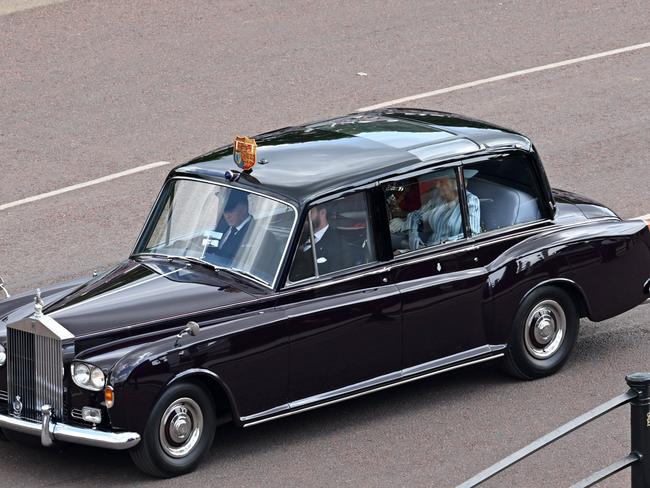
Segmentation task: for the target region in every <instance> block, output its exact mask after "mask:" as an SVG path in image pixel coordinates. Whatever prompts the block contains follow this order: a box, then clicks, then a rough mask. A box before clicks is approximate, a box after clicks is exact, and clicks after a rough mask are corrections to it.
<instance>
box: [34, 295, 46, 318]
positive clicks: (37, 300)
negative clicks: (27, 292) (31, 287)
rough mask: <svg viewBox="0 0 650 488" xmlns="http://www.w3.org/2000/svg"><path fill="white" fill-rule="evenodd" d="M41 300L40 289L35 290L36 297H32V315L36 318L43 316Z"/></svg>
mask: <svg viewBox="0 0 650 488" xmlns="http://www.w3.org/2000/svg"><path fill="white" fill-rule="evenodd" d="M44 305H45V303H43V299H42V298H41V289H40V288H36V296H35V297H34V315H35V316H36V317H38V318H40V317H42V316H43V306H44Z"/></svg>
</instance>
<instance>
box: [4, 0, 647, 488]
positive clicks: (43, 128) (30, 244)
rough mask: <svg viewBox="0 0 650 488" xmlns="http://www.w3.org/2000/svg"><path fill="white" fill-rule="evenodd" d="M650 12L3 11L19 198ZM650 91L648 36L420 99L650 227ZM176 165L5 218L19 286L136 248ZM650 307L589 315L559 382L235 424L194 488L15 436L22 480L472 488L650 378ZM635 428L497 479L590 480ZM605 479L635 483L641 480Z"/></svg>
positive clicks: (113, 456) (497, 385) (537, 8)
mask: <svg viewBox="0 0 650 488" xmlns="http://www.w3.org/2000/svg"><path fill="white" fill-rule="evenodd" d="M5 3H7V5H9V4H16V3H18V2H15V1H13V2H5ZM37 3H45V2H40V1H38V2H34V4H37ZM2 7H5V6H4V5H2V1H0V12H4V11H3V9H2ZM7 8H8V7H7ZM12 8H13V7H12ZM11 10H12V9H10V8H8V10H6V11H11ZM648 25H650V9H648V4H647V1H646V0H643V1H636V2H635V1H623V0H621V1H612V0H607V1H602V2H598V4H597V5H596V4H595V2H587V1H582V0H581V1H576V2H564V1H544V2H524V1H522V2H508V1H502V2H496V1H490V2H488V1H467V2H461V1H458V2H430V3H424V2H418V1H412V2H390V3H389V2H368V1H365V2H364V1H359V2H345V1H339V2H336V1H325V0H323V1H320V2H309V3H298V2H293V1H287V2H282V3H281V4H280V3H279V2H278V4H276V5H273V4H271V3H268V2H261V1H253V0H251V1H247V2H229V1H222V2H219V3H218V6H217V4H216V3H214V2H210V1H204V2H199V1H192V2H171V1H138V2H137V3H136V2H126V1H124V2H110V1H74V0H73V1H68V2H63V3H56V4H53V5H46V6H42V7H38V8H33V9H29V10H22V11H18V12H14V13H10V14H7V15H1V16H0V72H1V73H2V75H1V79H0V89H1V94H2V102H3V103H2V104H0V205H1V204H4V203H8V202H12V201H15V200H19V199H22V198H26V197H29V196H32V195H37V194H40V193H43V192H47V191H51V190H55V189H58V188H61V187H64V186H68V185H72V184H76V183H80V182H83V181H87V180H91V179H94V178H97V177H101V176H104V175H107V174H111V173H115V172H118V171H122V170H125V169H128V168H132V167H135V166H140V165H143V164H146V163H150V162H154V161H160V160H167V161H173V162H182V161H183V160H185V159H188V158H189V157H191V156H193V155H196V154H199V153H202V152H205V151H207V150H209V149H211V148H213V147H216V146H218V145H221V144H224V143H228V142H230V141H231V140H232V138H233V136H234V135H236V134H255V133H257V132H261V131H264V130H269V129H273V128H276V127H281V126H287V125H291V124H294V123H301V122H306V121H309V120H315V119H319V118H324V117H327V116H333V115H336V114H341V113H346V112H351V111H353V110H355V109H356V108H358V107H363V106H367V105H371V104H374V103H380V102H382V101H385V100H390V99H394V98H399V97H402V96H407V95H411V94H415V93H420V92H425V91H429V90H434V89H437V88H443V87H447V86H451V85H455V84H459V83H464V82H468V81H472V80H477V79H482V78H486V77H491V76H495V75H499V74H502V73H507V72H511V71H515V70H519V69H524V68H530V67H534V66H539V65H544V64H547V63H552V62H556V61H562V60H565V59H570V58H575V57H579V56H583V55H587V54H592V53H597V52H601V51H607V50H610V49H615V48H619V47H624V46H629V45H634V44H639V43H643V42H648V41H650V30H649V29H648ZM358 72H365V73H367V76H359V75H357V73H358ZM649 81H650V49H644V50H639V51H635V52H631V53H626V54H621V55H616V56H611V57H607V58H603V59H599V60H594V61H589V62H586V63H581V64H576V65H572V66H567V67H564V68H559V69H555V70H549V71H545V72H542V73H536V74H532V75H529V76H525V77H520V78H514V79H511V80H504V81H500V82H496V83H492V84H488V85H483V86H480V87H475V88H469V89H466V90H460V91H457V92H454V93H450V94H448V95H442V96H436V97H432V98H428V99H423V100H418V101H417V102H413V103H412V104H410V105H416V106H422V107H427V108H433V109H441V110H449V111H453V112H459V113H464V114H468V115H472V116H474V117H478V118H483V119H486V120H490V121H492V122H496V123H499V124H501V125H505V126H510V127H513V128H516V129H517V130H520V131H522V132H524V133H525V134H527V135H529V136H530V137H531V139H532V140H533V141H534V142H535V144H536V146H537V148H538V150H539V151H540V153H541V155H542V157H543V159H544V162H545V166H546V168H547V171H548V174H549V177H550V179H551V182H552V184H553V185H554V186H557V187H561V188H564V189H568V190H573V191H577V192H579V193H584V194H586V195H589V196H592V197H594V198H596V199H599V200H601V201H603V202H604V203H607V204H609V205H611V206H612V207H613V208H614V209H616V210H617V211H618V212H619V213H620V214H621V215H622V216H624V217H632V216H636V215H640V214H645V213H649V212H650V190H649V188H650V172H649V171H648V170H649V159H650V157H649V156H648V147H647V146H648V141H649V139H648V133H649V129H650V90H648V84H649ZM167 170H168V168H165V167H162V168H158V169H156V170H151V171H147V172H143V173H140V174H138V175H135V176H132V177H127V178H121V179H117V180H114V181H111V182H109V183H105V184H101V185H97V186H94V187H91V188H86V189H83V190H79V191H75V192H70V193H67V194H65V195H61V196H57V197H53V198H49V199H45V200H41V201H39V202H34V203H31V204H25V205H21V206H18V207H15V208H12V209H8V210H5V211H0V274H1V275H2V276H3V277H4V278H5V279H6V281H7V282H8V284H9V286H10V289H11V290H12V291H21V290H27V289H30V288H33V287H36V286H39V285H45V284H48V283H53V282H57V281H61V280H63V279H65V278H68V277H76V276H83V275H88V274H89V273H91V272H92V270H93V269H100V270H101V269H106V268H108V267H110V266H111V265H112V264H114V263H116V262H117V261H119V260H120V259H122V258H124V257H125V256H126V255H127V254H128V252H129V250H130V249H131V247H132V245H133V243H134V240H135V238H136V237H137V235H138V233H139V230H140V227H141V225H142V223H143V220H144V218H145V216H146V214H147V212H148V210H149V208H150V206H151V204H152V203H153V199H154V198H155V196H156V194H157V192H158V189H159V186H160V183H161V181H162V179H163V177H164V175H165V173H166V171H167ZM649 317H650V306H644V307H640V308H638V309H636V310H634V311H632V312H629V313H627V314H625V315H623V316H621V317H618V318H616V319H613V320H609V321H606V322H604V323H600V324H593V323H590V322H588V321H584V322H583V323H582V329H581V334H580V338H579V341H578V344H577V347H576V350H575V353H574V356H573V358H572V359H571V360H570V362H569V363H568V364H567V366H566V367H565V368H564V369H563V370H562V371H561V372H560V373H558V374H557V375H555V376H553V377H550V378H546V379H543V380H539V381H535V382H517V381H514V380H511V379H509V378H507V377H504V376H502V375H501V374H500V373H499V372H498V370H497V369H496V368H495V367H493V366H480V367H472V368H468V369H465V370H462V371H458V372H455V373H452V374H448V375H446V376H442V377H436V378H432V379H428V380H423V381H421V382H417V383H413V384H410V385H405V386H402V387H400V388H397V389H392V390H388V391H385V392H381V393H377V394H374V395H370V396H367V397H364V398H361V399H356V400H352V401H349V402H345V403H343V404H339V405H336V406H332V407H328V408H325V409H321V410H317V411H313V412H310V413H306V414H302V415H299V416H294V417H290V418H287V419H283V420H279V421H276V422H272V423H269V424H264V425H261V426H259V427H255V428H251V429H246V430H236V429H234V428H230V427H227V428H225V429H224V430H223V431H222V432H220V433H219V435H218V437H217V441H216V442H215V446H214V447H213V449H212V451H211V453H210V456H209V459H208V460H207V461H206V462H205V463H204V464H203V465H202V466H201V468H200V469H199V470H197V471H196V472H195V473H192V474H190V475H187V476H185V477H183V478H181V479H180V480H179V479H176V480H169V481H153V480H150V479H148V478H146V477H144V476H143V475H141V474H140V473H139V472H138V471H137V470H136V469H135V468H134V467H133V466H132V465H131V462H130V459H129V457H128V455H127V454H125V453H113V452H107V451H101V450H95V449H86V448H79V447H66V448H64V449H62V450H57V449H49V450H46V449H43V448H40V447H32V446H27V445H23V444H20V443H2V444H0V486H13V487H16V486H102V487H103V486H107V485H116V484H128V483H132V482H138V483H141V484H143V485H152V486H170V487H171V486H178V484H179V483H182V484H183V485H184V486H188V487H193V486H213V485H221V486H340V485H342V486H434V487H447V486H454V485H455V484H457V483H459V482H461V481H463V480H464V479H466V478H468V477H469V476H471V475H473V474H475V473H476V472H477V471H479V470H480V469H482V468H484V467H486V466H488V465H490V464H491V463H493V462H494V461H496V460H498V459H500V458H501V457H503V456H505V455H507V454H509V453H510V452H512V451H513V450H515V449H518V448H519V447H522V446H523V445H525V444H527V443H528V442H530V441H532V440H533V439H535V438H536V437H538V436H539V435H541V434H544V433H546V432H547V431H549V430H551V429H553V428H554V427H556V426H558V425H560V424H561V423H563V422H565V421H567V420H569V419H571V418H573V417H575V416H577V415H579V414H581V413H583V412H584V411H586V410H588V409H590V408H591V407H593V406H595V405H597V404H599V403H601V402H602V401H605V400H607V399H609V398H611V397H613V396H615V395H617V394H619V393H621V392H623V391H624V390H625V388H626V387H625V383H624V380H623V378H624V376H625V374H627V373H629V372H632V371H637V370H650V364H649V363H650V361H649V360H648V358H649V357H650V340H648V335H649V333H650V319H649ZM628 437H629V433H628V425H627V412H626V411H625V410H622V411H619V412H617V413H614V414H610V415H608V416H606V417H604V418H603V419H601V420H599V421H597V422H595V423H594V424H591V425H590V426H588V427H587V428H585V429H584V430H582V431H580V432H578V433H575V434H573V435H572V436H570V437H569V438H567V439H565V440H562V441H560V442H559V443H558V444H557V445H555V446H553V447H551V448H549V449H547V450H543V451H541V452H540V453H538V454H536V455H535V456H534V457H532V458H530V459H528V460H526V461H525V462H523V463H521V464H520V465H518V466H517V467H515V468H513V469H511V470H509V471H508V472H506V473H504V474H502V475H499V476H498V477H497V478H495V479H494V480H493V481H492V482H491V483H488V484H487V485H486V486H525V487H532V486H568V485H570V484H571V483H572V482H574V481H576V480H578V479H580V478H582V477H584V476H586V475H588V474H590V473H591V472H593V471H595V470H597V469H599V468H601V467H603V466H605V465H606V464H609V463H610V462H613V461H614V460H616V459H617V458H619V457H621V456H623V455H624V454H627V451H628V450H629V445H628V444H629V441H628ZM602 486H621V487H622V486H629V475H628V474H626V473H622V474H619V475H617V476H616V477H614V478H612V479H611V480H610V481H608V482H607V483H603V485H602Z"/></svg>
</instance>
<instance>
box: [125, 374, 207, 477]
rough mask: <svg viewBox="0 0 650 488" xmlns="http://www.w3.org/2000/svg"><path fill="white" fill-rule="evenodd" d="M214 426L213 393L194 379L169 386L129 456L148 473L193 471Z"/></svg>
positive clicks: (205, 449)
mask: <svg viewBox="0 0 650 488" xmlns="http://www.w3.org/2000/svg"><path fill="white" fill-rule="evenodd" d="M215 430H216V412H215V408H214V403H213V400H212V397H211V396H210V395H209V394H208V392H206V391H205V390H204V389H203V388H202V387H200V386H199V385H197V384H194V383H178V384H175V385H172V386H170V387H169V388H168V389H167V390H166V391H165V392H164V393H163V394H162V396H161V397H160V399H159V400H158V402H157V403H156V405H155V406H154V408H153V410H152V412H151V416H150V417H149V421H148V422H147V426H146V428H145V431H144V434H143V436H142V440H141V441H140V443H139V444H138V445H137V446H136V447H134V448H133V449H131V450H130V451H129V453H130V454H131V459H133V461H134V463H135V464H136V465H137V466H138V468H140V469H141V470H142V471H144V472H145V473H147V474H150V475H152V476H156V477H159V478H168V477H171V476H177V475H181V474H184V473H188V472H190V471H192V470H193V469H194V468H196V466H197V465H198V464H199V463H200V461H201V459H202V458H203V456H204V455H205V454H206V453H207V452H208V450H209V449H210V446H212V441H213V440H214V433H215Z"/></svg>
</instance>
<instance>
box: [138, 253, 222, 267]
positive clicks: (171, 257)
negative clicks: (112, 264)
mask: <svg viewBox="0 0 650 488" xmlns="http://www.w3.org/2000/svg"><path fill="white" fill-rule="evenodd" d="M131 257H134V258H139V257H143V258H158V259H167V260H168V261H170V262H171V261H174V260H176V259H178V260H180V261H189V262H191V263H195V264H200V265H202V266H207V267H209V268H211V269H213V270H215V271H218V270H221V269H225V268H221V267H219V266H217V265H215V264H212V263H210V262H208V261H205V260H203V259H200V258H195V257H193V256H177V255H172V254H160V253H154V252H146V253H138V254H134V255H132V256H131Z"/></svg>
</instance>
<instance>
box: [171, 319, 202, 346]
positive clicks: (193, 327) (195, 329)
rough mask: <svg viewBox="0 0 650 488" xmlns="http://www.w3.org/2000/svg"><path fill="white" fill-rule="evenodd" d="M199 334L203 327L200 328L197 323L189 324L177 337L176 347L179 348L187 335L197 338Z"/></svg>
mask: <svg viewBox="0 0 650 488" xmlns="http://www.w3.org/2000/svg"><path fill="white" fill-rule="evenodd" d="M199 332H201V327H200V326H199V324H197V323H196V322H188V323H187V327H185V328H184V329H183V330H181V331H180V332H179V333H178V335H177V336H176V342H175V343H174V347H177V346H178V344H179V343H180V341H181V339H182V338H183V337H185V336H186V335H190V336H192V337H196V336H197V335H199Z"/></svg>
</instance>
